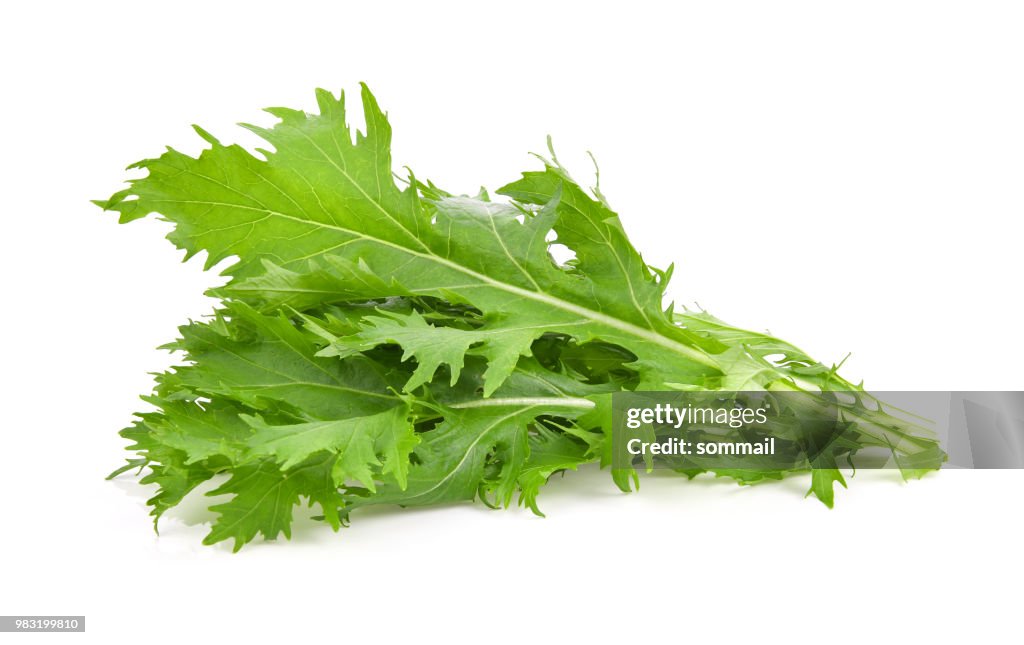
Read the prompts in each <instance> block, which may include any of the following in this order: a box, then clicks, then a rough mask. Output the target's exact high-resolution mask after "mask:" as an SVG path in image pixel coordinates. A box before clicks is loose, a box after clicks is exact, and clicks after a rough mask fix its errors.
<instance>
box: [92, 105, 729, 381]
mask: <svg viewBox="0 0 1024 645" xmlns="http://www.w3.org/2000/svg"><path fill="white" fill-rule="evenodd" d="M317 100H318V103H319V105H320V114H319V115H315V116H314V115H308V114H306V113H304V112H298V111H295V110H286V109H282V108H274V109H272V110H268V111H269V112H270V113H271V114H273V115H275V116H277V117H279V118H280V119H281V122H280V123H278V124H277V125H276V126H274V127H273V128H270V129H267V128H258V127H255V126H247V127H249V129H251V130H252V131H254V132H255V133H257V134H259V135H260V136H262V137H263V138H264V139H266V140H267V141H268V142H270V143H271V144H273V146H274V148H275V151H274V152H268V151H261V154H262V155H263V156H264V157H265V159H266V160H262V159H259V158H257V157H255V156H253V155H251V154H249V153H248V152H246V151H245V150H244V149H242V148H241V147H239V146H224V145H222V144H220V143H219V142H218V141H217V140H216V139H214V138H213V137H212V136H210V135H208V134H206V133H205V132H203V131H200V134H201V135H202V136H203V138H205V139H206V140H207V141H208V142H209V143H210V144H211V146H212V147H211V148H209V149H207V150H205V151H204V152H203V153H202V154H201V155H200V156H199V157H198V158H192V157H189V156H187V155H184V154H182V153H180V152H177V151H175V150H169V151H168V152H166V153H165V154H164V155H163V156H161V157H160V158H158V159H150V160H146V161H142V162H139V163H138V164H136V166H137V167H139V168H143V169H145V170H148V172H149V175H148V176H147V177H145V178H143V179H137V180H133V181H131V182H130V183H131V186H130V188H128V189H126V190H124V191H121V192H119V193H117V194H115V195H114V196H112V197H111V198H110V199H109V200H107V201H105V202H102V204H101V205H102V206H103V207H104V208H107V209H109V210H114V211H118V212H119V213H120V214H121V220H122V221H130V220H133V219H137V218H139V217H143V216H145V215H146V214H148V213H149V212H158V213H160V214H161V215H163V216H164V217H165V218H167V219H169V220H170V221H171V222H173V223H174V224H175V229H174V232H173V233H172V234H171V235H170V239H171V240H172V241H173V242H174V243H175V244H176V245H178V246H179V247H181V248H184V249H185V250H186V252H187V254H188V255H193V254H195V253H198V252H199V251H206V252H207V253H208V259H207V266H212V265H213V264H215V263H217V262H219V261H220V260H222V259H225V258H227V257H228V256H232V255H233V256H237V257H238V261H237V262H236V263H235V264H234V265H232V266H231V268H230V269H228V271H227V273H229V274H230V275H232V276H233V277H234V278H236V282H235V284H236V285H241V288H243V289H246V290H247V291H248V292H249V293H253V292H258V289H256V285H255V284H254V283H253V282H252V281H249V282H246V281H245V279H246V278H248V279H254V278H257V279H262V278H258V276H261V275H263V274H264V272H265V270H266V269H265V262H266V261H270V262H273V263H274V265H276V267H278V268H280V269H283V270H286V271H290V272H292V273H293V274H299V275H301V274H303V273H304V272H306V270H307V269H309V268H311V267H312V268H314V269H316V270H318V271H326V272H328V273H330V272H334V271H337V272H338V273H339V275H338V280H337V282H336V284H338V285H339V286H338V291H337V294H336V298H337V299H351V298H352V297H355V296H358V297H360V298H365V299H372V298H383V297H389V296H397V295H406V294H415V295H421V296H431V297H437V298H441V299H445V300H449V301H458V302H463V303H467V304H470V305H472V306H473V307H475V308H476V309H478V310H479V311H481V312H483V314H484V320H485V324H484V325H483V327H481V329H485V330H489V331H492V332H494V333H508V332H512V333H510V334H509V336H510V337H509V340H508V345H509V348H510V349H509V350H507V352H506V354H503V357H506V360H507V356H511V355H518V354H522V353H525V351H526V349H527V348H528V345H529V342H530V340H532V339H533V338H536V337H539V336H540V335H541V334H543V333H545V332H563V333H566V334H569V335H570V336H573V337H575V338H577V339H579V340H581V341H586V340H592V339H602V340H605V341H607V342H612V343H616V344H620V345H622V346H624V347H627V348H628V349H629V350H630V351H632V352H633V353H634V354H636V355H637V357H638V365H639V366H640V368H641V369H643V370H646V371H649V372H651V373H652V374H669V373H671V374H672V375H673V378H674V379H675V380H677V381H684V382H692V383H695V384H701V383H703V382H704V380H705V379H707V378H709V377H714V376H717V375H718V374H720V370H719V368H718V364H717V362H716V361H715V359H714V358H713V357H712V356H711V355H710V354H709V351H708V348H705V347H702V346H701V340H700V338H699V337H696V336H694V335H692V334H689V333H688V332H687V331H685V330H683V329H681V328H680V327H678V326H677V325H675V324H674V323H673V322H672V320H671V319H670V317H669V316H668V315H667V314H666V313H665V312H664V311H663V310H662V308H661V294H662V292H663V290H664V287H665V280H664V279H658V278H656V273H655V272H654V271H653V270H650V269H649V268H648V267H647V265H646V264H644V263H643V260H642V259H641V258H640V255H639V254H638V253H637V252H636V250H635V249H633V247H632V246H631V245H630V244H629V242H628V240H627V239H626V237H625V235H624V234H623V232H622V230H621V226H620V225H619V224H618V220H617V218H616V217H615V216H614V213H611V211H609V210H607V208H606V206H605V205H604V204H602V203H598V202H595V201H594V200H591V199H590V198H588V197H586V195H584V194H583V192H582V191H581V190H580V189H579V188H578V187H577V186H575V184H573V183H572V182H571V180H570V179H569V178H568V175H565V174H562V175H559V176H558V177H557V178H552V179H551V180H550V181H548V182H547V183H546V184H544V186H543V187H542V188H541V187H538V186H535V185H534V184H537V183H538V182H533V183H531V184H530V185H529V186H527V187H526V188H523V189H522V190H520V191H518V192H517V193H516V194H517V195H518V194H527V189H531V190H536V191H541V190H543V191H544V192H545V194H544V198H545V200H546V202H545V205H544V207H543V208H540V209H539V210H529V209H524V208H516V207H514V206H511V205H506V204H497V203H492V202H485V201H480V200H474V199H468V198H442V199H440V200H437V201H431V200H425V199H423V198H421V197H420V195H419V194H418V192H417V190H416V188H415V184H412V185H410V186H409V187H408V188H406V189H405V190H400V189H399V188H398V187H397V186H396V185H395V183H394V181H393V179H392V174H391V173H392V169H391V154H390V142H391V129H390V126H389V125H388V123H387V119H386V118H385V116H384V114H383V112H381V110H380V108H379V107H378V106H377V103H376V101H375V100H374V98H373V96H372V95H371V94H370V93H369V91H368V90H366V89H365V88H364V91H363V111H364V114H365V116H366V124H367V132H366V134H365V135H363V134H358V135H357V137H356V142H355V143H353V142H352V133H351V130H350V128H349V126H348V124H347V122H346V117H345V102H344V97H342V98H341V99H335V98H334V97H332V96H331V95H330V94H329V93H328V92H324V91H318V93H317ZM555 179H557V181H555ZM547 193H550V195H547ZM531 194H532V193H531ZM129 198H132V199H129ZM563 200H564V202H565V203H564V204H563ZM553 229H554V230H556V231H561V233H560V234H561V235H563V236H565V239H566V242H567V243H568V244H571V245H575V246H577V247H579V248H578V253H580V254H581V265H580V267H579V268H580V270H566V269H564V268H562V267H559V266H557V265H556V264H555V262H554V261H553V260H552V259H551V256H550V255H549V253H548V245H549V242H548V240H547V235H548V234H549V233H550V232H551V231H552V230H553ZM570 248H573V247H572V246H570ZM574 250H577V249H574ZM327 258H330V259H327ZM605 260H610V261H612V262H613V264H614V269H608V268H603V266H602V262H604V261H605ZM317 261H319V262H317ZM599 267H600V268H599ZM584 268H586V269H588V270H590V269H593V275H591V274H590V273H587V272H584V271H583V270H582V269H584ZM275 270H276V269H275ZM354 273H358V275H359V276H361V277H360V278H359V279H353V275H354ZM286 277H287V274H286V273H283V272H281V271H278V272H277V273H276V274H275V275H274V278H273V280H274V284H275V285H277V286H275V287H274V289H275V291H274V292H273V294H264V295H267V296H272V297H274V298H277V299H279V301H281V302H295V301H296V298H299V295H298V294H305V295H308V291H309V289H310V285H309V284H307V283H305V282H303V283H300V284H296V285H295V286H294V288H295V294H291V295H289V294H288V292H287V288H286V287H285V286H284V285H283V284H281V283H282V281H283V280H284V279H285V278H286ZM316 290H317V292H318V293H320V294H321V296H323V295H324V294H323V290H324V289H323V285H322V284H320V285H319V286H317V287H316ZM228 293H234V294H235V295H240V293H241V292H240V291H233V292H232V291H231V287H229V289H228ZM305 295H304V296H303V297H305ZM622 303H626V304H622ZM512 330H516V331H515V332H513V331H512ZM524 330H531V331H530V333H529V334H521V333H519V332H522V331H524ZM712 349H713V348H712ZM504 373H505V368H504V367H502V368H501V370H500V371H498V370H496V371H495V372H492V374H491V375H489V376H490V377H491V379H492V380H494V381H496V382H494V383H489V384H488V391H489V392H493V391H494V390H495V389H496V388H497V386H498V385H500V377H501V376H503V375H504Z"/></svg>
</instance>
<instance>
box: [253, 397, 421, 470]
mask: <svg viewBox="0 0 1024 645" xmlns="http://www.w3.org/2000/svg"><path fill="white" fill-rule="evenodd" d="M408 417H409V409H408V407H406V406H396V407H393V408H391V409H390V410H386V411H384V412H379V413H377V414H374V415H370V416H365V417H347V418H344V419H336V420H332V421H310V422H307V423H299V424H291V425H269V424H267V423H266V422H265V421H264V420H263V419H261V418H259V417H253V416H245V417H243V419H244V421H245V422H246V423H248V424H249V425H250V426H251V427H252V428H253V429H254V430H255V434H254V435H252V436H251V437H250V438H249V439H248V441H247V444H246V445H247V447H248V449H249V454H250V455H251V456H253V457H264V456H266V457H273V458H274V459H276V460H277V461H278V462H279V463H280V467H281V469H282V470H285V471H287V470H289V469H291V468H293V467H294V466H296V465H297V464H299V463H302V462H303V461H305V460H306V459H308V458H309V457H311V456H313V455H315V454H316V453H318V452H321V451H327V452H330V453H333V454H336V455H337V461H336V462H335V465H334V468H333V477H334V482H335V484H336V485H338V486H341V485H343V484H344V483H345V481H346V480H347V479H356V480H358V481H359V482H361V483H362V484H363V485H364V486H366V487H367V488H369V489H371V490H373V488H374V483H373V478H374V468H375V467H376V466H380V465H381V461H380V460H379V459H378V458H377V455H378V453H381V454H383V455H386V459H388V460H390V461H392V462H399V463H401V462H403V461H404V462H407V461H408V456H409V452H410V451H411V448H412V447H414V446H415V444H416V443H417V439H416V437H415V434H414V431H413V426H412V424H411V423H410V422H409V420H408ZM404 470H405V469H404V467H403V466H399V465H397V464H396V465H394V466H393V467H392V468H391V469H390V471H389V472H396V473H397V480H398V482H399V486H400V487H401V486H402V479H403V477H404Z"/></svg>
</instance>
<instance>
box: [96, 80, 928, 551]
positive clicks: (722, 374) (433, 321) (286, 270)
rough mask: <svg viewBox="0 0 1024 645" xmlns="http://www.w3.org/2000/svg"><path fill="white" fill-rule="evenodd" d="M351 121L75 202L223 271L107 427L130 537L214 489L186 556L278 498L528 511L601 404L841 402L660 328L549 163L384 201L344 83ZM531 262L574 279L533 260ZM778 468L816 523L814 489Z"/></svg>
mask: <svg viewBox="0 0 1024 645" xmlns="http://www.w3.org/2000/svg"><path fill="white" fill-rule="evenodd" d="M362 100H363V111H364V114H365V119H366V129H365V132H353V130H352V129H351V128H350V126H349V124H348V122H347V120H346V116H345V101H344V96H342V97H341V98H335V97H334V96H333V95H331V94H330V93H329V92H326V91H323V90H319V91H318V92H317V102H318V104H319V114H316V115H312V114H307V113H305V112H301V111H296V110H290V109H284V108H274V109H271V110H268V111H269V112H270V113H271V114H272V115H274V116H276V117H278V118H279V119H280V122H279V123H278V124H277V125H275V126H274V127H272V128H269V129H268V128H260V127H256V126H245V127H247V128H249V129H250V130H252V131H253V132H255V133H256V134H258V135H260V136H261V137H262V138H264V139H265V140H266V141H267V142H268V143H269V144H271V145H272V146H273V152H271V151H269V150H258V154H253V153H250V152H249V151H247V150H245V149H243V148H241V147H239V146H237V145H229V146H226V145H223V144H221V143H220V142H219V141H218V140H217V139H215V138H214V137H213V136H211V135H210V134H209V133H207V132H205V131H204V130H202V129H200V128H198V127H197V128H196V131H197V132H198V133H199V135H200V136H201V137H203V139H205V140H206V141H207V142H208V143H209V144H210V147H209V148H207V149H206V150H204V151H203V152H202V154H200V155H199V156H198V158H193V157H190V156H188V155H185V154H182V153H180V152H178V151H175V150H173V149H168V151H167V152H165V153H164V154H163V155H161V156H160V157H159V158H156V159H148V160H144V161H141V162H138V163H137V164H134V166H133V167H135V168H141V169H144V170H145V171H147V174H146V176H145V177H144V178H142V179H135V180H131V181H130V182H129V184H130V185H129V187H128V188H126V189H124V190H122V191H119V192H117V193H115V194H114V195H113V196H112V197H111V198H110V199H107V200H103V201H99V202H97V204H98V205H100V206H101V207H102V208H104V209H106V210H110V211H116V212H117V213H119V214H120V221H122V222H129V221H132V220H135V219H139V218H141V217H145V216H147V215H149V214H151V213H157V214H159V215H160V216H162V217H163V218H165V219H167V220H169V221H170V222H172V223H173V225H174V230H173V232H172V233H171V234H170V235H169V239H170V240H171V242H173V243H174V244H175V245H176V246H177V247H179V248H181V249H184V250H185V252H186V259H187V258H189V257H192V256H194V255H195V254H197V253H199V252H201V251H205V252H206V253H207V260H206V267H207V268H210V267H212V266H214V265H215V264H217V263H218V262H220V261H221V260H224V259H225V258H229V257H231V258H235V261H234V263H233V264H231V266H230V268H228V269H227V271H226V272H225V273H226V274H227V275H228V276H230V280H229V282H228V284H226V285H225V286H224V287H222V288H219V289H216V290H214V291H213V292H212V293H213V295H215V296H217V297H218V298H220V300H221V306H220V307H219V308H218V310H217V311H216V313H215V314H214V315H213V316H212V317H211V319H210V320H208V321H206V322H194V323H191V324H189V325H186V326H183V327H181V328H180V334H181V336H180V338H179V339H178V340H176V341H175V342H173V343H171V344H170V345H167V346H166V347H167V348H168V349H172V350H175V351H179V352H181V353H182V354H183V356H184V362H183V364H182V365H181V366H179V367H177V368H174V369H172V370H170V371H168V372H167V373H165V374H162V375H160V376H159V377H158V379H157V386H156V388H155V391H154V393H153V394H152V395H150V396H148V397H146V400H147V401H148V402H149V403H151V404H152V405H153V406H154V408H155V410H154V411H150V412H144V413H140V414H139V415H138V419H137V420H136V422H135V424H134V425H133V426H131V427H130V428H127V429H125V430H123V431H122V434H123V436H125V438H127V439H129V440H131V441H132V442H133V443H132V445H130V446H129V450H131V451H133V452H135V453H137V454H138V456H137V457H135V458H132V459H130V460H128V465H127V466H126V468H125V469H127V468H148V470H149V472H148V473H147V474H146V476H145V477H144V478H143V480H142V481H143V482H144V483H153V484H157V486H158V488H159V490H158V492H157V494H156V495H155V496H154V497H153V498H152V499H151V500H150V502H149V504H150V506H152V509H153V511H152V512H153V515H154V518H155V519H159V517H160V515H161V514H162V513H164V512H165V511H166V510H167V509H168V508H171V507H173V506H174V505H175V504H177V503H179V502H180V501H181V500H182V499H183V498H184V496H186V495H187V494H188V493H189V492H190V491H192V490H193V489H194V488H195V487H196V486H197V485H199V484H200V483H202V482H204V481H207V480H210V479H212V478H215V477H219V478H221V479H222V481H221V483H220V485H219V487H218V488H216V489H215V490H213V491H212V493H211V494H216V495H222V494H224V495H231V496H232V497H231V499H230V500H229V501H227V502H224V503H221V504H217V505H215V506H213V507H212V510H213V511H215V512H216V513H217V514H218V518H217V519H216V520H215V521H214V523H213V528H212V530H211V532H210V534H209V536H208V537H207V538H206V542H207V543H211V544H212V543H215V542H219V541H222V540H233V541H234V545H235V549H236V550H237V549H238V548H241V547H242V546H243V545H244V544H245V543H247V542H249V541H250V540H252V539H253V538H254V537H255V536H256V535H258V534H262V535H263V536H264V537H265V538H274V537H276V536H277V535H279V534H281V533H283V534H284V535H285V536H286V537H287V536H289V535H290V527H291V522H292V517H293V509H294V507H295V506H296V505H298V504H300V503H303V502H305V503H308V504H309V505H315V506H317V507H318V508H319V514H320V516H322V518H323V519H324V520H325V521H326V522H327V523H328V524H330V525H331V526H332V527H333V528H335V529H337V528H338V527H339V526H341V525H342V524H343V523H345V522H346V521H347V520H348V518H349V516H350V514H351V513H352V512H353V511H355V510H356V509H358V508H359V507H361V506H369V505H378V504H398V505H403V506H413V505H428V504H439V503H445V502H452V501H458V500H473V499H476V498H478V497H479V498H480V499H482V500H483V501H484V502H485V503H488V504H490V505H494V506H508V505H510V504H512V503H513V502H514V501H515V500H516V499H518V502H519V503H521V504H523V505H526V506H528V507H530V508H531V509H533V510H534V511H535V512H537V513H540V510H539V508H538V506H537V496H538V493H539V491H540V489H541V487H542V486H543V485H544V484H545V483H546V482H547V480H548V479H549V478H550V477H551V476H552V475H553V474H555V473H559V472H564V471H569V470H574V469H576V468H577V467H579V466H580V465H582V464H585V463H588V462H592V461H598V462H601V463H602V464H603V465H608V464H609V463H610V457H609V455H610V447H609V446H610V442H611V439H610V436H611V407H610V400H611V394H612V393H614V392H616V391H624V390H672V389H694V390H729V389H733V390H738V389H753V390H761V389H794V390H806V391H809V392H827V391H830V390H856V389H858V388H857V387H855V386H854V385H853V384H851V383H848V382H847V381H845V380H843V379H842V378H840V377H839V376H838V375H837V374H836V369H835V368H828V367H826V366H824V365H821V364H820V363H818V362H816V361H814V360H812V359H811V358H810V357H809V356H807V355H806V354H804V353H803V352H801V351H800V350H798V349H797V348H796V347H794V346H792V345H790V344H788V343H785V342H783V341H781V340H779V339H776V338H773V337H771V336H769V335H766V334H760V333H755V332H749V331H745V330H741V329H736V328H734V327H731V326H729V325H727V324H725V323H722V322H721V321H719V320H717V319H715V318H713V317H711V316H710V315H708V314H706V313H704V312H699V313H694V312H686V311H684V312H677V311H675V310H674V308H673V307H672V306H668V307H666V306H665V305H664V303H663V299H664V298H663V297H664V293H665V288H666V285H667V284H668V281H669V279H670V277H671V274H672V270H671V267H670V268H669V269H668V270H665V271H661V270H658V269H655V268H653V267H651V266H649V265H647V264H646V263H645V262H644V261H643V259H642V257H641V256H640V254H639V253H638V252H637V250H636V249H635V248H634V247H633V246H632V244H631V243H630V242H629V240H628V238H627V237H626V234H625V231H624V229H623V227H622V224H621V222H620V220H619V217H618V215H617V214H616V213H615V212H614V211H612V209H611V207H610V206H609V205H608V203H607V201H606V200H605V198H604V196H603V195H602V194H601V192H600V191H599V190H597V189H594V190H592V191H589V192H588V191H587V190H586V189H584V188H582V187H581V186H580V185H579V184H577V183H576V182H575V181H574V180H573V179H572V178H571V177H570V175H569V173H568V172H567V171H566V170H565V169H564V168H563V167H562V166H561V165H560V164H559V163H558V161H557V159H556V158H555V156H554V153H553V152H552V153H551V158H550V159H549V160H544V167H543V169H541V170H539V171H532V172H527V173H524V174H523V175H522V177H521V178H520V179H519V180H517V181H515V182H513V183H511V184H508V185H507V186H505V187H503V188H501V189H500V190H499V191H498V193H499V194H500V195H502V196H504V199H505V201H501V202H495V201H491V200H490V199H489V197H488V196H487V194H486V193H481V194H480V195H478V196H477V197H466V196H456V195H453V194H451V193H448V192H446V191H444V190H442V189H440V188H438V187H437V186H435V185H434V184H433V183H430V182H422V181H420V180H419V179H417V178H416V177H415V176H414V175H412V174H411V173H410V174H409V176H408V177H407V178H405V179H404V180H402V181H401V184H399V183H396V180H395V178H394V177H393V175H392V164H391V156H390V143H391V128H390V125H389V124H388V121H387V119H386V117H385V115H384V113H383V112H382V111H381V110H380V108H379V107H378V106H377V103H376V101H375V99H374V98H373V96H372V95H371V94H370V92H369V91H368V90H367V89H366V88H365V87H364V88H363V92H362ZM555 242H557V243H558V244H562V245H565V246H566V247H568V248H569V249H570V250H571V251H572V252H573V253H574V255H575V257H574V258H573V259H571V260H569V261H568V262H565V263H562V264H559V263H557V262H556V261H555V260H554V259H553V258H552V256H551V252H550V247H551V245H552V244H553V243H555ZM779 357H781V358H779ZM860 415H861V416H860V417H859V419H860V421H861V422H862V423H860V425H859V426H858V428H860V427H861V426H863V428H862V429H859V430H858V432H859V434H857V435H856V436H857V441H858V442H859V443H856V444H855V447H859V446H861V445H863V446H869V445H871V446H887V447H889V448H891V449H892V450H893V451H894V452H895V453H897V456H898V457H899V458H902V459H903V460H904V463H908V464H913V466H912V467H908V468H907V469H906V471H905V472H906V473H909V474H911V475H914V476H920V475H921V474H922V473H923V472H925V471H927V470H930V469H934V468H937V467H938V466H939V464H940V463H941V461H942V460H943V458H944V455H943V454H942V452H941V451H940V450H938V448H937V444H935V442H934V441H933V440H932V439H929V438H922V437H917V436H913V435H912V433H909V434H908V432H904V431H901V430H900V427H899V425H898V424H895V422H894V420H893V419H892V418H891V417H888V416H887V415H886V414H885V413H884V412H882V411H881V410H877V409H868V408H866V407H865V408H863V409H862V410H860ZM907 437H911V439H913V440H907ZM848 448H849V447H848V446H847V449H848ZM125 469H120V470H119V471H116V472H115V474H118V473H120V472H123V471H124V470H125ZM798 470H800V469H798ZM802 470H812V471H813V472H812V486H811V490H810V492H811V493H814V494H815V495H816V496H817V497H818V498H819V499H821V500H822V501H823V502H825V503H826V504H828V505H829V506H831V505H832V496H833V484H834V482H836V481H838V482H839V483H841V484H843V485H845V480H844V479H843V478H842V475H841V474H840V472H839V471H838V470H836V469H834V468H829V469H811V468H807V469H802ZM790 472H791V471H786V472H737V471H721V472H718V473H716V474H719V475H722V476H729V477H733V478H735V479H736V480H737V481H738V482H740V483H752V482H754V481H759V480H762V479H777V478H779V477H781V476H784V475H787V474H790ZM792 472H795V471H792ZM684 474H687V475H689V476H694V475H695V474H697V472H686V473H684ZM612 476H613V479H614V480H615V482H616V483H617V484H618V486H619V487H620V488H622V489H623V490H631V489H632V488H633V487H635V485H636V483H637V482H638V479H637V473H636V472H635V471H633V470H632V469H613V471H612Z"/></svg>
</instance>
